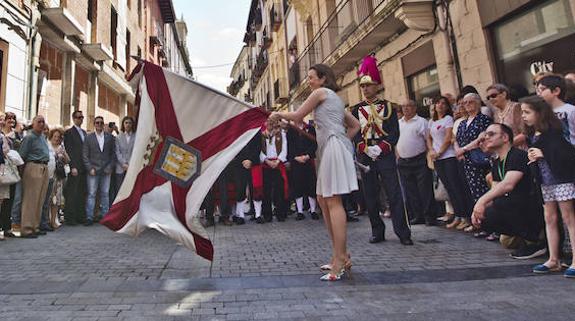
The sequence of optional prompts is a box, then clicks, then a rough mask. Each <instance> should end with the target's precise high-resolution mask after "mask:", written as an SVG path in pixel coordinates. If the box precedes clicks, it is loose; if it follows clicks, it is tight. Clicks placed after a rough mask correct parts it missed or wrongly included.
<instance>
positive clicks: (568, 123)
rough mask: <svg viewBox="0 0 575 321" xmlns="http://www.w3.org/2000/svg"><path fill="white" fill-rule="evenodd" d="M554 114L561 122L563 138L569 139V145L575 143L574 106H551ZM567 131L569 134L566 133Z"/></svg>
mask: <svg viewBox="0 0 575 321" xmlns="http://www.w3.org/2000/svg"><path fill="white" fill-rule="evenodd" d="M553 112H554V113H555V116H557V118H559V120H561V124H563V131H564V133H565V134H564V136H565V138H566V139H567V138H568V140H569V142H570V143H571V145H575V106H573V105H571V104H565V105H563V106H560V107H557V108H553ZM567 133H569V135H567Z"/></svg>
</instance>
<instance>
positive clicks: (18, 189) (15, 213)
mask: <svg viewBox="0 0 575 321" xmlns="http://www.w3.org/2000/svg"><path fill="white" fill-rule="evenodd" d="M21 220H22V180H20V181H19V182H18V183H16V185H15V188H14V201H13V202H12V224H20V222H21Z"/></svg>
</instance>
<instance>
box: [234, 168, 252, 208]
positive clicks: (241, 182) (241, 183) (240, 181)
mask: <svg viewBox="0 0 575 321" xmlns="http://www.w3.org/2000/svg"><path fill="white" fill-rule="evenodd" d="M232 181H233V183H234V185H235V188H236V201H238V202H243V201H245V200H246V198H247V194H246V190H247V189H248V188H250V190H251V188H252V187H251V185H252V184H251V182H252V174H251V170H249V169H245V168H244V166H243V165H242V164H241V163H239V164H234V165H233V167H232Z"/></svg>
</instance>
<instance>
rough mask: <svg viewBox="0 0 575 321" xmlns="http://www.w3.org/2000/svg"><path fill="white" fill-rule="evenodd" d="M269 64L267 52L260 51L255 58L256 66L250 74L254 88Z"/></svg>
mask: <svg viewBox="0 0 575 321" xmlns="http://www.w3.org/2000/svg"><path fill="white" fill-rule="evenodd" d="M268 63H269V59H268V51H267V50H265V49H262V51H260V53H259V54H258V56H257V58H256V66H255V68H254V71H253V73H252V83H253V85H254V86H255V85H256V84H257V83H258V81H259V80H260V78H261V76H262V75H263V73H264V71H265V70H266V68H267V66H268Z"/></svg>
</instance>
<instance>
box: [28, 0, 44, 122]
mask: <svg viewBox="0 0 575 321" xmlns="http://www.w3.org/2000/svg"><path fill="white" fill-rule="evenodd" d="M29 12H30V26H29V30H30V31H29V38H28V68H29V70H28V97H26V100H27V102H28V104H27V110H26V115H25V116H26V117H27V118H28V119H32V118H33V117H34V116H36V115H37V114H38V104H37V103H36V91H37V87H38V77H37V72H36V69H37V68H38V67H39V66H40V57H39V54H40V46H41V44H42V36H41V35H40V34H38V28H37V27H36V23H37V22H38V20H40V11H39V10H38V6H37V1H33V2H32V3H31V7H30V8H29Z"/></svg>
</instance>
